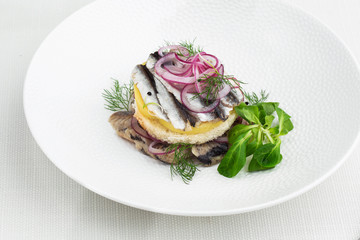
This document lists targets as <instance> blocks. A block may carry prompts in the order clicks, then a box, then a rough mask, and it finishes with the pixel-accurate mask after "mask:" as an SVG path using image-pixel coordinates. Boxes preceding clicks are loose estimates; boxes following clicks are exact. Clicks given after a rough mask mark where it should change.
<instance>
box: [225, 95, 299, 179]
mask: <svg viewBox="0 0 360 240" xmlns="http://www.w3.org/2000/svg"><path fill="white" fill-rule="evenodd" d="M255 95H256V94H255ZM261 95H262V97H260V98H259V97H257V96H256V97H254V94H252V95H251V97H252V98H251V99H253V100H256V101H257V102H258V103H257V104H255V105H246V104H245V103H241V104H240V105H239V106H237V107H235V111H236V113H237V114H238V115H239V116H240V117H241V118H243V119H244V120H246V121H247V122H248V123H249V125H243V124H238V125H236V126H234V127H233V128H232V129H230V131H229V134H228V139H229V144H231V147H230V148H229V150H228V152H227V153H226V154H225V156H224V158H223V160H222V161H221V163H220V165H219V166H218V172H219V173H220V174H221V175H223V176H225V177H229V178H231V177H234V176H236V175H237V174H238V173H239V171H240V170H241V169H242V168H243V167H244V165H245V163H246V157H247V156H251V155H252V159H251V162H250V164H249V168H248V171H249V172H253V171H259V170H265V169H270V168H274V167H275V166H276V165H277V164H278V163H280V162H281V160H282V155H281V153H280V145H281V141H280V136H283V135H286V134H287V133H288V132H290V131H291V130H292V129H293V128H294V126H293V124H292V122H291V120H290V116H289V115H288V114H287V113H285V112H284V110H282V109H281V108H279V103H276V102H259V101H258V100H260V99H262V98H264V97H263V96H266V98H267V96H268V95H265V92H263V93H262V94H261ZM248 99H249V98H248ZM275 112H276V114H277V116H278V120H279V123H278V124H276V125H275V126H272V125H273V120H274V119H275V117H274V115H273V114H274V113H275Z"/></svg>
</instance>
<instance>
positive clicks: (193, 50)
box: [179, 38, 204, 57]
mask: <svg viewBox="0 0 360 240" xmlns="http://www.w3.org/2000/svg"><path fill="white" fill-rule="evenodd" d="M195 40H196V38H194V40H192V41H181V42H179V45H180V46H182V47H184V48H186V49H187V50H188V51H189V57H191V56H195V55H196V54H198V53H200V52H203V51H204V49H203V48H202V47H200V46H195ZM180 54H181V53H180Z"/></svg>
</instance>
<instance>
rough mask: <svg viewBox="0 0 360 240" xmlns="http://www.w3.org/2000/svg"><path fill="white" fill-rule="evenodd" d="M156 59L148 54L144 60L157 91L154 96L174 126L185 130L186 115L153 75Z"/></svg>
mask: <svg viewBox="0 0 360 240" xmlns="http://www.w3.org/2000/svg"><path fill="white" fill-rule="evenodd" d="M156 61H157V59H156V57H155V56H154V55H150V56H149V58H148V60H147V62H146V68H147V69H148V70H149V71H150V73H151V74H152V77H153V79H154V82H155V86H156V89H157V92H158V93H157V95H156V96H157V98H158V99H159V102H160V104H161V106H162V108H163V109H164V111H165V113H166V114H167V117H168V118H169V120H170V122H171V124H172V125H173V126H174V128H176V129H181V130H185V127H186V123H187V116H186V114H185V113H184V112H183V110H182V109H181V108H179V105H178V104H177V102H176V101H177V100H176V99H175V98H174V96H173V95H172V93H170V92H169V91H168V90H167V89H166V87H165V86H164V85H163V84H162V83H161V81H160V80H159V79H158V78H157V77H156V75H154V73H155V70H154V66H155V63H156Z"/></svg>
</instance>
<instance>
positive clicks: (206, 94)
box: [192, 72, 245, 104]
mask: <svg viewBox="0 0 360 240" xmlns="http://www.w3.org/2000/svg"><path fill="white" fill-rule="evenodd" d="M197 81H198V82H200V84H201V85H203V86H205V87H204V88H203V89H202V91H201V92H200V93H195V94H194V96H193V97H192V99H195V98H198V97H200V96H203V97H202V98H203V99H204V100H205V102H206V104H209V102H211V101H214V100H215V99H216V98H217V97H218V95H219V92H220V91H221V89H223V87H224V86H225V85H229V86H230V87H232V88H233V87H234V85H235V86H237V87H239V88H242V87H241V86H240V84H245V83H244V82H242V81H240V80H237V79H236V78H235V77H234V76H232V75H222V74H220V73H218V72H217V73H216V74H215V76H211V75H207V74H205V75H204V76H203V77H202V78H200V79H198V80H197Z"/></svg>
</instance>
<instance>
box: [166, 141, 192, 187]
mask: <svg viewBox="0 0 360 240" xmlns="http://www.w3.org/2000/svg"><path fill="white" fill-rule="evenodd" d="M192 146H193V145H192V144H188V143H175V144H171V145H169V147H167V149H166V151H167V152H171V151H173V150H175V152H174V160H173V162H172V163H171V166H170V172H171V178H173V177H174V176H175V175H178V176H180V177H181V178H182V180H183V181H184V183H186V184H189V182H190V181H191V180H192V178H193V177H194V175H195V173H196V171H199V169H198V168H197V166H196V165H195V163H194V159H193V156H192V154H191V148H192Z"/></svg>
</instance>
